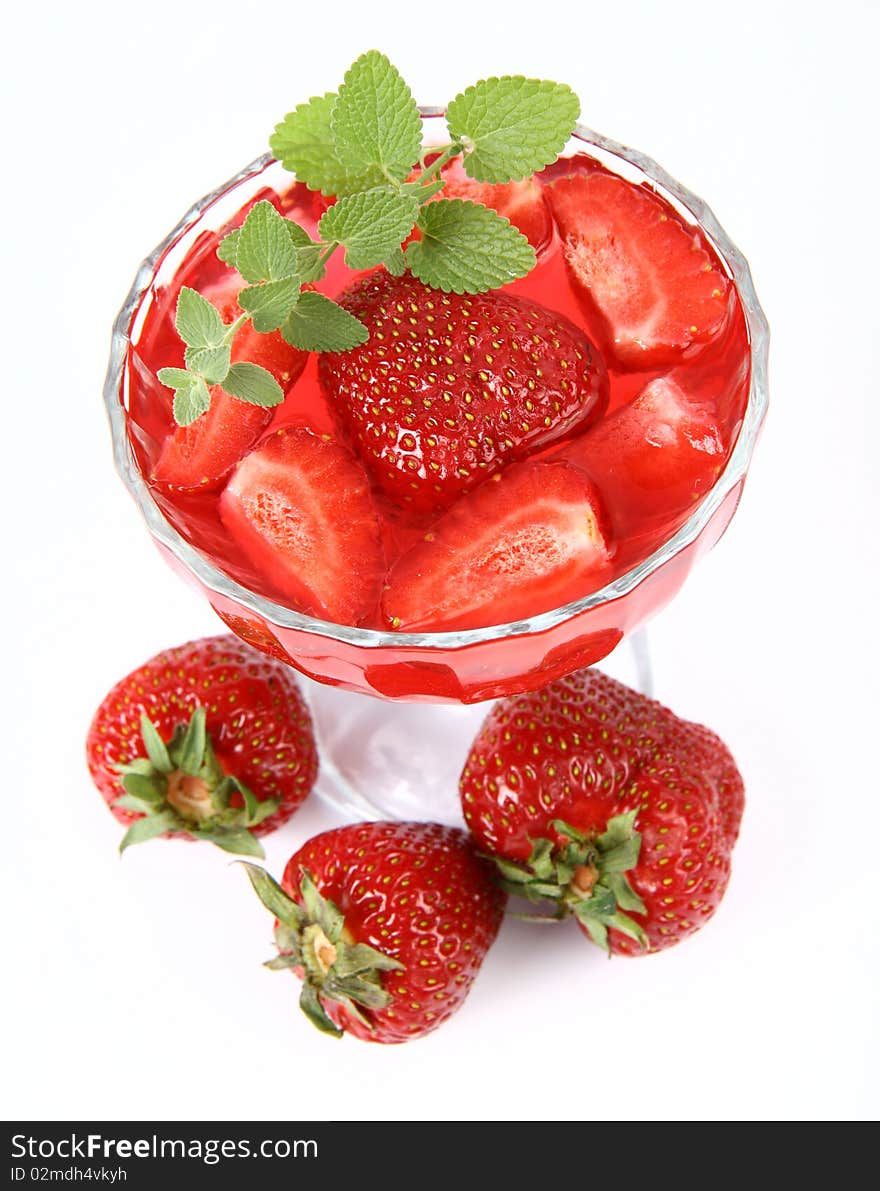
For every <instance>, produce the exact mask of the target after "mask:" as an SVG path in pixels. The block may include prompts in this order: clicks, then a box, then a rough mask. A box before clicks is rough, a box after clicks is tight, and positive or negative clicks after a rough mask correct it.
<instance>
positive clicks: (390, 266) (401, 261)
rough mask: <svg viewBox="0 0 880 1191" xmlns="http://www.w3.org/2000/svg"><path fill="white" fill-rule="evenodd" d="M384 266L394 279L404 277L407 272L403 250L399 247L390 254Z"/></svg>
mask: <svg viewBox="0 0 880 1191" xmlns="http://www.w3.org/2000/svg"><path fill="white" fill-rule="evenodd" d="M382 264H383V265H384V266H385V268H386V269H387V270H388V272H389V273H390V274H391V276H392V277H402V276H403V275H404V273H405V272H406V257H405V256H404V255H403V248H402V247H401V246H400V245H398V246H397V248H395V249H394V251H393V252H389V253H388V255H387V256H386V257H385V259H384V261H382Z"/></svg>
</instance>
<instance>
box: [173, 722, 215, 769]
mask: <svg viewBox="0 0 880 1191" xmlns="http://www.w3.org/2000/svg"><path fill="white" fill-rule="evenodd" d="M206 715H207V713H206V711H205V709H204V707H197V708H196V709H195V711H194V712H193V713H192V716H191V718H190V721H189V724H188V725H187V729H186V735H185V736H184V738H183V740H182V742H181V745H180V752H179V753H178V755H177V768H178V769H182V770H183V772H184V773H187V774H189V775H190V777H198V776H199V772H200V770H201V768H202V763H203V761H204V757H205V742H206V741H207V736H208V733H207V730H206V728H205V717H206Z"/></svg>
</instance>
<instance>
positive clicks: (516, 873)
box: [492, 856, 534, 885]
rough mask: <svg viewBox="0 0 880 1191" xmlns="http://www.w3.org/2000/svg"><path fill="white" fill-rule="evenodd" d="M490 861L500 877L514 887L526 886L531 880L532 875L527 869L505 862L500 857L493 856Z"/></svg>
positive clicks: (512, 862) (510, 861) (509, 861)
mask: <svg viewBox="0 0 880 1191" xmlns="http://www.w3.org/2000/svg"><path fill="white" fill-rule="evenodd" d="M492 860H493V861H494V862H495V866H496V868H497V869H498V871H499V872H500V873H501V875H502V876H503V877H505V878H506V879H507V880H508V881H512V882H513V883H514V884H516V885H527V884H528V883H529V882H530V881H531V880H533V877H534V874H533V873H532V872H531V871H530V870H529V869H527V868H523V867H522V866H521V865H519V864H516V863H514V861H512V860H505V859H504V857H502V856H493V857H492Z"/></svg>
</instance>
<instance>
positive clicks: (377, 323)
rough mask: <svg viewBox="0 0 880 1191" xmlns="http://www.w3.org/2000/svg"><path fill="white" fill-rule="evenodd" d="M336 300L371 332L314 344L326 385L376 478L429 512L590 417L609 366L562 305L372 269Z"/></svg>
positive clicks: (604, 395)
mask: <svg viewBox="0 0 880 1191" xmlns="http://www.w3.org/2000/svg"><path fill="white" fill-rule="evenodd" d="M339 302H340V305H342V306H343V307H345V309H346V310H348V311H349V313H351V314H353V315H355V316H356V317H357V318H359V319H360V321H361V322H362V323H363V324H364V325H365V326H366V327H367V329H368V331H369V339H368V340H367V341H366V343H364V344H363V345H362V346H360V347H355V348H353V349H352V350H351V351H346V352H326V353H324V354H322V356H321V363H320V378H321V385H322V387H323V390H324V392H325V394H326V396H327V398H328V400H329V401H330V403H331V405H332V407H333V408H334V409H336V410H337V411H338V413H339V415H340V418H341V421H342V423H343V425H344V426H345V428H346V430H347V431H348V434H349V436H350V438H351V440H352V442H353V444H354V446H355V448H356V450H357V452H358V454H359V455H360V457H361V460H362V461H363V463H364V466H365V467H366V468H367V469H368V470H369V472H370V474H371V476H372V479H373V481H374V483H375V484H376V485H377V487H378V488H379V489H381V491H382V492H384V493H385V494H386V495H387V496H388V497H390V498H391V500H393V501H395V502H396V503H397V504H399V505H402V506H404V507H409V508H412V509H414V510H419V511H423V512H436V511H440V510H442V509H444V508H446V507H447V506H448V505H450V504H451V503H452V502H453V501H454V500H455V499H456V497H458V496H460V495H462V494H463V493H464V492H467V491H469V490H470V489H472V488H474V487H476V485H478V484H480V483H482V482H483V481H484V480H486V479H488V478H489V477H490V476H491V475H493V473H495V472H497V471H498V470H500V469H501V468H502V467H503V466H504V465H505V464H507V463H510V462H512V461H514V460H516V459H521V458H523V457H524V456H525V455H528V454H530V453H532V452H533V451H535V450H538V449H540V448H541V447H544V446H547V445H548V444H550V443H552V442H555V441H556V440H557V439H560V438H564V437H566V436H568V435H571V434H574V433H576V432H579V431H581V430H583V429H585V428H586V427H587V426H589V425H590V423H591V422H593V421H594V420H595V419H596V418H597V417H598V416H599V415H600V414H601V413H602V411H603V409H604V408H605V405H606V403H607V399H608V379H607V373H606V370H605V366H604V364H603V362H602V360H601V358H600V356H599V354H598V352H597V351H596V349H595V348H594V346H593V345H592V344H591V343H590V341H589V339H588V338H587V337H586V335H584V333H583V332H582V331H580V330H578V328H577V327H575V326H574V324H573V323H570V322H569V321H568V319H566V318H565V317H563V316H562V315H560V314H556V313H554V312H553V311H551V310H547V309H545V308H544V307H542V306H539V305H537V304H536V303H533V302H527V301H525V300H524V299H522V298H518V297H514V296H512V295H510V294H506V293H503V292H498V291H493V292H491V293H486V294H464V295H460V294H454V293H448V294H447V293H441V292H440V291H438V290H432V289H429V288H428V287H427V286H426V285H424V284H423V283H422V282H421V281H419V280H418V279H417V278H415V277H412V276H409V275H406V276H403V277H393V276H391V275H390V274H389V273H385V272H382V271H380V272H375V273H370V274H368V275H367V276H366V277H363V278H361V279H360V280H358V281H356V282H354V284H353V285H351V286H350V288H349V289H348V290H347V291H346V292H345V293H344V294H343V295H342V296H341V297H340V299H339Z"/></svg>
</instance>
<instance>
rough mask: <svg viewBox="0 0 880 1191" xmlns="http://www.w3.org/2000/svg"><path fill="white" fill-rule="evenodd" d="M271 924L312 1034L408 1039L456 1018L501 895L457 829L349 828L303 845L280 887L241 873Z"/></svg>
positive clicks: (258, 872) (492, 930)
mask: <svg viewBox="0 0 880 1191" xmlns="http://www.w3.org/2000/svg"><path fill="white" fill-rule="evenodd" d="M246 867H247V870H248V875H249V876H250V878H251V882H252V883H253V886H254V889H255V890H256V892H257V894H258V896H259V897H260V899H261V901H262V902H263V903H264V905H265V906H266V907H267V908H268V909H269V910H271V911H272V913H273V914H275V916H276V930H275V940H276V943H277V945H278V950H279V952H280V954H279V956H278V957H277V958H276V959H274V960H271V961H270V962H269V964H268V966H269V967H271V968H292V969H293V970H294V971H295V972H296V974H297V975H298V976H299V977H300V979H301V980H303V990H302V996H301V998H300V1005H301V1007H302V1009H303V1011H304V1012H305V1013H306V1015H307V1016H308V1017H309V1019H310V1020H311V1021H312V1022H313V1023H314V1024H315V1025H316V1026H317V1027H318V1029H320V1030H323V1031H325V1032H327V1033H330V1034H335V1035H336V1036H337V1037H338V1036H340V1035H341V1034H342V1033H343V1032H345V1033H350V1034H354V1035H355V1036H356V1037H358V1038H362V1039H364V1040H365V1041H367V1042H384V1043H388V1042H407V1041H409V1040H410V1039H413V1038H420V1037H421V1036H422V1035H424V1034H428V1033H430V1032H431V1030H435V1029H436V1028H437V1026H439V1025H442V1023H443V1022H444V1021H446V1019H447V1018H449V1017H451V1016H452V1014H453V1013H454V1012H455V1011H456V1009H458V1008H459V1007H460V1006H461V1004H462V1002H463V1001H464V999H465V997H466V996H467V994H468V992H469V991H470V986H471V984H472V983H473V980H474V977H475V976H476V974H477V972H478V970H479V968H480V965H481V964H482V962H483V959H484V957H485V955H486V952H487V951H488V949H489V947H490V946H491V945H492V943H493V942H494V939H495V936H496V935H497V934H498V928H499V926H500V925H501V918H502V914H503V910H504V903H505V901H506V898H505V896H504V894H503V893H502V892H501V890H500V889H498V888H497V886H496V885H495V884H494V882H493V881H492V879H491V870H490V866H489V865H488V864H487V863H486V862H485V861H483V860H481V859H480V858H479V857H478V856H477V854H476V852H475V851H474V849H473V847H472V846H471V843H470V841H469V839H468V837H467V835H466V834H465V832H463V831H459V830H458V829H457V828H454V827H441V826H439V825H438V824H436V823H354V824H352V825H350V826H348V827H337V828H335V829H334V830H332V831H325V832H324V833H323V834H322V835H318V836H315V838H314V839H311V840H309V842H308V843H307V844H305V845H304V847H302V848H300V850H299V851H298V852H297V853H296V854H295V855H294V856H292V857H291V858H290V860H289V861H288V863H287V867H286V869H285V870H284V878H283V881H282V885H283V890H282V888H280V887H279V886H278V885H276V884H275V882H274V881H273V880H272V878H271V877H270V876H269V875H268V873H266V872H265V871H264V870H263V869H261V868H258V867H257V866H256V865H252V864H248V865H246Z"/></svg>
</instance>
